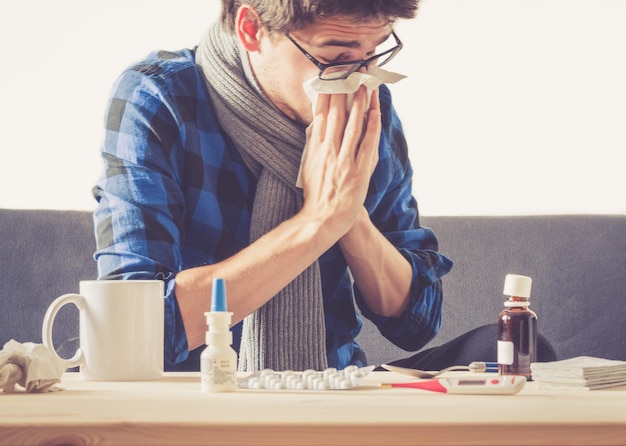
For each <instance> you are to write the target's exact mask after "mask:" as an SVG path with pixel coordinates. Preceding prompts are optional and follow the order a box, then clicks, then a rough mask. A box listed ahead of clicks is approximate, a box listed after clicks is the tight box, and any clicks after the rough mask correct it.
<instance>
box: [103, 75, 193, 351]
mask: <svg viewBox="0 0 626 446" xmlns="http://www.w3.org/2000/svg"><path fill="white" fill-rule="evenodd" d="M150 70H154V68H150V67H147V66H137V67H134V68H133V69H130V70H128V71H126V72H125V73H124V74H123V75H122V76H121V77H120V79H119V80H118V81H117V82H116V84H115V86H114V89H113V93H112V97H111V99H110V101H109V104H108V109H107V111H106V119H105V140H104V145H103V148H102V158H103V160H104V169H105V170H104V174H103V175H102V177H101V178H100V180H99V182H98V185H97V186H96V187H95V188H94V196H95V197H96V200H97V201H98V207H97V209H96V211H95V213H94V223H95V229H96V238H97V251H96V254H95V257H96V261H97V264H98V275H99V278H101V279H160V280H164V281H165V289H166V295H165V338H166V339H165V358H166V360H167V361H168V362H170V363H176V362H179V361H181V360H184V359H185V358H186V356H187V339H186V335H185V330H184V326H183V323H182V319H181V317H180V313H179V311H178V308H177V304H176V299H175V298H174V292H173V290H174V275H175V274H176V272H177V271H179V269H180V265H181V253H180V245H181V244H180V238H181V228H182V222H183V212H184V208H185V207H184V200H183V198H182V192H181V187H180V181H179V178H177V172H178V171H179V170H178V168H177V166H176V163H177V160H176V159H175V158H173V155H171V154H172V153H175V152H177V146H179V145H181V141H180V136H179V135H180V134H181V132H180V129H179V126H180V125H181V124H180V123H179V122H177V119H176V117H175V115H174V114H173V113H172V111H171V110H172V104H171V103H168V100H167V96H166V95H164V93H163V91H162V90H163V88H162V87H161V85H160V84H159V82H158V80H159V79H158V77H156V76H154V74H155V73H154V72H150Z"/></svg>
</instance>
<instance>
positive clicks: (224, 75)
mask: <svg viewBox="0 0 626 446" xmlns="http://www.w3.org/2000/svg"><path fill="white" fill-rule="evenodd" d="M196 63H197V64H198V65H200V67H201V68H202V72H203V73H204V76H205V78H206V81H207V86H208V90H209V94H210V97H211V99H212V101H213V106H214V108H215V113H216V115H217V119H218V121H219V124H220V126H221V128H222V129H223V130H224V131H225V132H226V133H227V134H228V136H229V137H230V138H231V139H232V140H233V142H234V143H235V146H236V147H237V149H238V150H239V152H240V154H241V156H242V158H243V160H244V162H245V163H246V166H247V167H248V168H249V169H250V170H251V171H252V172H253V174H254V175H255V176H256V178H257V180H258V184H257V188H256V195H255V197H254V204H253V208H252V217H251V225H250V241H251V242H253V241H255V240H257V239H258V238H260V237H261V236H262V235H263V234H265V233H266V232H268V231H270V230H271V229H273V228H274V227H276V226H277V225H278V224H279V223H281V222H282V221H284V220H286V219H288V218H290V217H292V216H293V215H295V214H296V213H297V212H298V210H299V209H300V208H301V207H302V204H303V198H302V191H301V190H300V189H298V188H296V187H295V184H296V178H297V175H298V170H299V166H300V159H301V157H302V150H303V148H304V145H305V142H306V140H305V129H304V128H303V127H302V126H300V125H298V124H296V123H294V122H292V121H291V120H290V119H288V118H287V117H286V116H285V115H284V114H283V113H282V112H281V111H280V110H278V108H276V106H275V105H274V104H273V103H272V102H271V101H270V100H269V99H268V98H267V97H266V96H265V94H264V93H263V92H262V90H261V88H260V87H259V86H258V84H257V82H256V80H255V77H254V75H253V73H252V69H251V67H250V63H249V60H248V55H247V53H246V51H245V50H243V49H242V48H240V46H239V43H238V41H237V40H236V38H235V37H234V36H233V35H232V34H230V33H228V32H226V31H224V29H223V28H222V27H221V26H220V24H216V25H213V26H212V27H211V28H210V29H209V31H208V33H207V35H206V37H205V38H204V39H203V40H202V41H201V42H200V45H199V46H198V49H197V51H196ZM326 367H327V359H326V328H325V323H324V309H323V301H322V288H321V279H320V270H319V264H318V262H317V261H316V262H315V263H313V264H312V265H311V266H310V267H309V268H307V269H306V270H305V271H304V272H303V273H302V274H300V275H299V276H298V277H297V278H296V279H294V280H293V281H292V282H291V283H290V284H289V285H287V286H286V287H285V288H283V290H281V291H280V292H279V293H278V294H277V295H276V296H274V297H273V298H272V299H271V300H270V301H268V302H267V303H266V304H265V305H263V306H262V307H261V308H260V309H259V310H257V311H256V312H255V313H253V314H251V315H249V316H248V317H246V318H245V319H244V324H243V335H242V340H241V349H240V355H239V370H240V371H255V370H262V369H264V368H271V369H274V370H306V369H315V370H323V369H324V368H326Z"/></svg>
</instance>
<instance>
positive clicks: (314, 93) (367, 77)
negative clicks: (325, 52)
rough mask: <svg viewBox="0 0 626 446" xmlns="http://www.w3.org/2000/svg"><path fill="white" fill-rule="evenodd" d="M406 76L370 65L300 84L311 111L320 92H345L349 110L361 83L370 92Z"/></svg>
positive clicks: (369, 95) (305, 148) (317, 77)
mask: <svg viewBox="0 0 626 446" xmlns="http://www.w3.org/2000/svg"><path fill="white" fill-rule="evenodd" d="M405 77H406V76H405V75H403V74H399V73H393V72H391V71H387V70H383V69H382V68H379V67H377V66H371V67H369V68H368V70H367V72H365V73H362V72H360V71H357V72H354V73H352V74H351V75H350V76H348V77H347V78H346V79H338V80H334V81H329V80H322V79H320V78H319V76H315V77H314V78H311V79H309V80H308V81H306V82H305V83H304V84H302V86H303V87H304V91H305V93H306V95H307V96H308V97H309V99H310V100H311V106H312V109H313V113H315V105H316V104H317V98H318V95H319V94H320V93H324V94H330V93H345V94H346V95H347V96H346V110H350V107H352V102H353V100H354V93H355V92H356V91H357V90H358V88H359V87H360V86H361V85H365V87H366V88H367V92H368V93H371V92H372V90H375V89H376V88H378V87H379V86H380V84H393V83H395V82H398V81H400V80H402V79H404V78H405ZM370 98H371V94H368V95H367V107H369V101H370ZM309 130H310V126H309V127H308V128H307V131H306V136H307V140H306V144H305V146H304V150H303V151H302V160H304V155H305V154H306V151H307V149H308V147H309V133H310V131H309ZM301 172H302V162H300V171H298V178H297V180H296V187H300V188H301V187H302V179H301V178H300V177H301Z"/></svg>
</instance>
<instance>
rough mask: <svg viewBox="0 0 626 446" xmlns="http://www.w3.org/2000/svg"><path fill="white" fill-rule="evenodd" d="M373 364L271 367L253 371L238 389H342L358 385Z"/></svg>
mask: <svg viewBox="0 0 626 446" xmlns="http://www.w3.org/2000/svg"><path fill="white" fill-rule="evenodd" d="M374 368H375V367H374V366H368V367H357V366H355V365H350V366H348V367H346V368H345V369H343V370H337V369H335V368H332V367H331V368H327V369H325V370H305V371H303V372H295V371H292V370H285V371H281V372H279V371H275V370H271V369H266V370H262V371H260V372H254V373H252V374H251V375H250V376H248V377H246V378H245V379H244V380H242V381H240V382H239V384H238V387H239V388H240V389H263V390H344V389H351V388H353V387H356V386H357V385H359V383H360V382H361V381H362V380H363V378H365V377H366V376H367V375H368V374H369V372H371V371H372V370H374Z"/></svg>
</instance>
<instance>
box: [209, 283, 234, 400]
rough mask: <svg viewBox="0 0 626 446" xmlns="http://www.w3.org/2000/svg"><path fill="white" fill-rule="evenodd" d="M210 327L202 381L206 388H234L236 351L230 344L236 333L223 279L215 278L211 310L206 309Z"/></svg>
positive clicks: (221, 390)
mask: <svg viewBox="0 0 626 446" xmlns="http://www.w3.org/2000/svg"><path fill="white" fill-rule="evenodd" d="M204 315H205V316H206V320H207V325H208V327H209V329H208V331H207V332H206V344H207V347H206V348H205V349H204V351H203V352H202V354H201V355H200V380H201V381H200V382H201V390H202V391H203V392H233V391H234V390H235V389H236V388H237V352H235V350H234V349H233V348H232V347H231V345H232V343H233V334H232V332H231V331H230V322H231V319H232V315H233V313H229V312H228V311H227V306H226V287H225V284H224V279H213V291H212V296H211V311H208V312H206V313H204Z"/></svg>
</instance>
